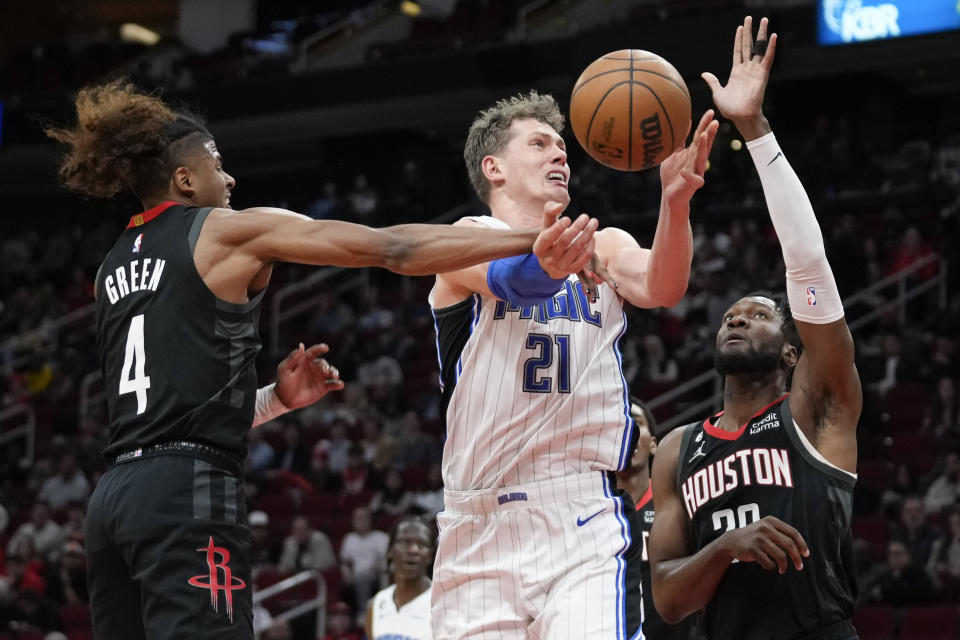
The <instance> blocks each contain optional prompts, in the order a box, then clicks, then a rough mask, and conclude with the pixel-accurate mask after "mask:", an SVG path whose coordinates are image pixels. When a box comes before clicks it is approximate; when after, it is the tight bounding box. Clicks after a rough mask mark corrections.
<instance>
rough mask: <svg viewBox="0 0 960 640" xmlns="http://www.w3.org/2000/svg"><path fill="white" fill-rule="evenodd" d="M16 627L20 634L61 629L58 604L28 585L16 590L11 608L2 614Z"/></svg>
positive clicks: (1, 615) (0, 615) (26, 634)
mask: <svg viewBox="0 0 960 640" xmlns="http://www.w3.org/2000/svg"><path fill="white" fill-rule="evenodd" d="M0 617H3V618H5V619H6V620H8V621H9V622H10V623H16V626H15V627H14V628H15V629H16V630H17V632H18V635H22V636H28V635H29V634H31V633H34V634H37V633H39V634H42V633H44V632H47V631H55V630H58V629H60V626H61V624H60V613H59V611H58V609H57V606H56V604H55V603H54V602H53V601H52V600H50V599H49V598H47V597H45V596H44V595H43V594H42V593H41V592H39V591H37V590H36V589H33V588H30V587H27V588H23V589H19V590H18V591H17V592H16V595H15V597H14V598H13V602H12V603H11V604H10V606H9V608H6V610H5V611H4V612H3V613H2V614H0Z"/></svg>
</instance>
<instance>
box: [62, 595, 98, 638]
mask: <svg viewBox="0 0 960 640" xmlns="http://www.w3.org/2000/svg"><path fill="white" fill-rule="evenodd" d="M60 620H61V622H63V628H64V629H66V630H68V631H72V630H76V631H90V630H91V629H93V626H92V623H91V622H90V607H88V606H87V605H86V603H82V602H81V603H76V604H65V605H63V606H62V607H60Z"/></svg>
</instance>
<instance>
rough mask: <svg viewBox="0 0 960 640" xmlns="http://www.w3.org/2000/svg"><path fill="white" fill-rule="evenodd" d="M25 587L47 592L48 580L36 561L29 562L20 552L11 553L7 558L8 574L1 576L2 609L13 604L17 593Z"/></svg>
mask: <svg viewBox="0 0 960 640" xmlns="http://www.w3.org/2000/svg"><path fill="white" fill-rule="evenodd" d="M24 589H33V590H34V591H36V592H38V593H46V591H47V581H46V580H44V578H43V576H42V575H41V572H40V571H38V570H37V567H36V566H35V564H34V563H31V562H29V561H28V559H27V558H25V557H24V556H23V555H21V554H19V553H9V554H7V560H6V575H4V576H0V609H6V608H7V607H9V606H11V605H12V604H13V601H14V600H15V599H16V595H17V593H18V592H20V591H22V590H24Z"/></svg>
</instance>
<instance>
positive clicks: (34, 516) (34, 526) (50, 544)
mask: <svg viewBox="0 0 960 640" xmlns="http://www.w3.org/2000/svg"><path fill="white" fill-rule="evenodd" d="M23 538H30V540H31V541H32V543H33V547H34V549H36V551H37V553H38V554H39V555H40V556H42V557H43V558H44V559H45V560H56V558H57V556H58V555H59V554H60V547H61V546H62V545H63V539H64V535H63V528H62V527H61V526H60V525H58V524H57V523H56V522H54V521H53V519H52V518H51V517H50V505H49V504H48V503H47V502H45V501H43V500H39V501H37V502H36V503H35V504H34V505H33V508H32V509H31V510H30V520H28V521H27V522H24V523H23V524H21V525H20V526H19V527H17V530H16V532H14V534H13V537H12V538H10V542H9V543H8V544H7V553H8V554H10V553H14V551H15V550H16V549H17V548H18V547H19V545H20V544H21V540H22V539H23Z"/></svg>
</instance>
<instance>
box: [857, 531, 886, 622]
mask: <svg viewBox="0 0 960 640" xmlns="http://www.w3.org/2000/svg"><path fill="white" fill-rule="evenodd" d="M853 561H854V563H856V566H857V605H858V606H859V605H861V604H864V603H865V602H868V601H869V600H870V589H871V588H872V587H873V585H874V583H875V582H876V581H877V580H878V579H879V577H880V574H881V573H883V571H884V570H885V567H886V565H885V564H883V563H882V562H878V561H876V560H874V553H873V549H872V548H871V547H870V543H869V542H867V541H866V540H864V539H863V538H854V540H853Z"/></svg>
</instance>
